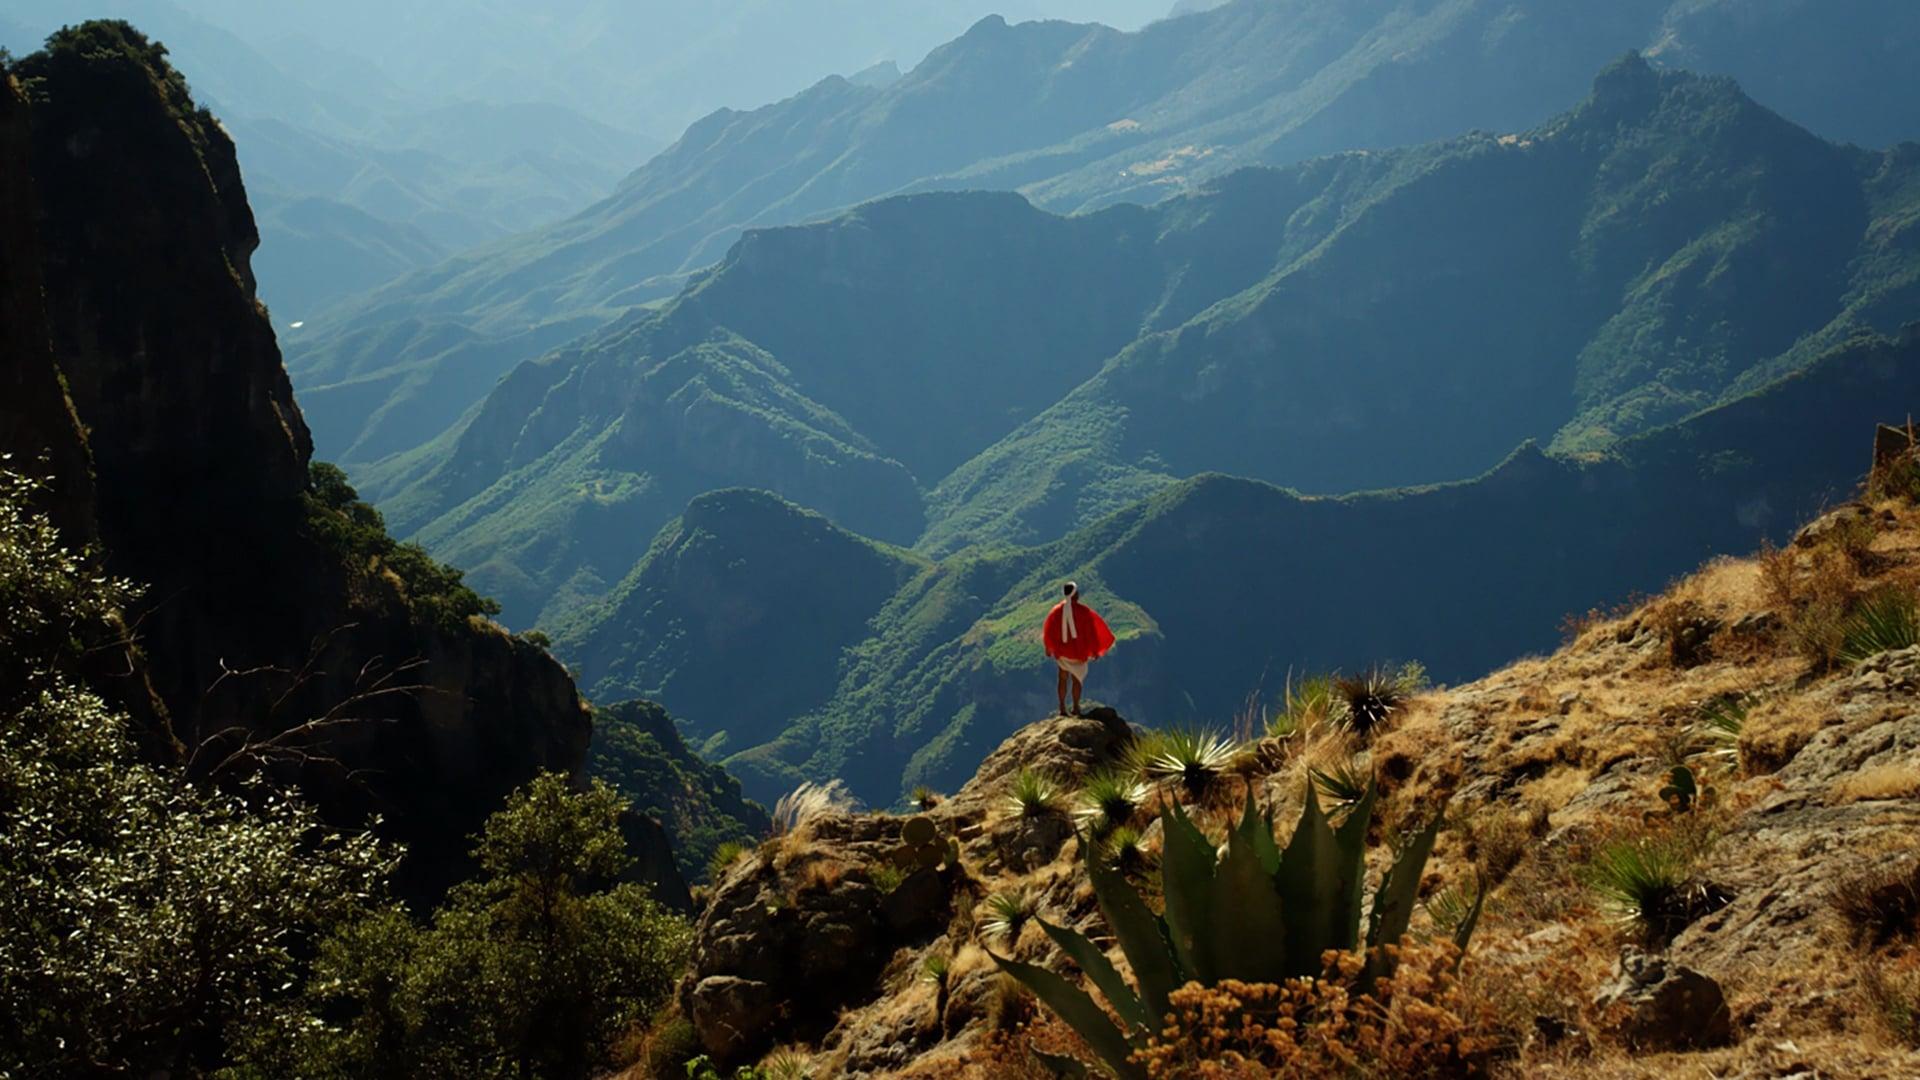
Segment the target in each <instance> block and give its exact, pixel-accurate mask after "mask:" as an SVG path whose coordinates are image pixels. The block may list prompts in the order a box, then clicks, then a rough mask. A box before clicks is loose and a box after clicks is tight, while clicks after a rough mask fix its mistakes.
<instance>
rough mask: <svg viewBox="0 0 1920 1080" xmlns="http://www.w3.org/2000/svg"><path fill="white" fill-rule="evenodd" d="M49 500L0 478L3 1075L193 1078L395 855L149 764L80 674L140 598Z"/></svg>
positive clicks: (302, 811)
mask: <svg viewBox="0 0 1920 1080" xmlns="http://www.w3.org/2000/svg"><path fill="white" fill-rule="evenodd" d="M41 490H42V489H41V487H40V485H38V484H36V483H34V482H31V481H28V480H26V479H24V478H22V477H20V476H18V475H16V474H13V473H10V472H6V471H4V470H0V612H3V613H4V614H3V615H0V1017H3V1018H4V1019H0V1076H98V1075H126V1076H151V1075H166V1074H169V1073H171V1074H173V1075H201V1074H204V1073H205V1072H207V1071H209V1070H210V1069H212V1068H214V1067H217V1066H218V1065H219V1064H220V1063H221V1061H220V1056H221V1053H222V1051H223V1048H224V1045H225V1041H226V1037H227V1036H228V1034H229V1033H230V1032H231V1031H233V1030H234V1029H236V1028H244V1027H248V1026H251V1025H254V1024H261V1023H267V1022H270V1021H271V1020H272V1019H273V1018H274V1017H275V1016H277V1015H278V1013H279V1012H280V1011H281V1010H282V1009H284V1008H285V1007H286V1003H287V1000H288V998H289V997H290V996H291V991H290V990H289V986H290V984H292V983H295V982H296V981H297V980H298V978H299V976H300V973H301V970H302V968H303V965H304V962H305V957H306V956H308V955H310V954H311V952H312V950H313V948H314V945H315V943H316V942H317V941H318V940H320V939H322V938H325V937H326V936H328V935H329V934H331V933H332V932H334V931H335V930H336V929H337V928H338V927H340V926H342V925H347V924H350V923H352V922H354V921H356V920H358V919H359V918H360V917H361V916H362V914H363V913H364V912H365V910H366V909H367V907H368V905H370V904H373V903H376V902H377V901H378V899H379V897H380V894H381V892H382V891H383V887H384V881H385V878H386V875H387V872H388V871H389V870H390V868H391V865H392V862H391V858H390V853H389V852H387V851H386V850H385V849H384V848H382V847H381V846H380V845H378V844H377V843H376V842H375V841H374V840H373V839H372V838H371V837H368V836H366V835H344V836H343V835H341V834H338V833H336V832H334V831H332V830H330V829H328V828H327V827H326V826H325V825H324V823H323V822H322V821H321V820H320V818H319V816H318V815H317V814H315V813H314V811H313V810H312V809H311V808H309V807H308V806H306V805H305V804H304V803H301V802H299V801H297V800H295V799H292V798H289V797H288V796H286V795H284V794H282V793H280V792H278V791H276V790H274V789H272V788H271V787H269V786H267V785H265V784H256V785H253V786H251V787H249V788H248V789H245V790H242V791H238V792H223V791H219V790H208V789H207V788H205V787H203V786H199V785H195V784H193V783H190V782H188V781H187V779H186V778H185V776H184V775H183V774H182V771H181V770H180V768H178V767H177V766H175V765H158V764H154V763H153V762H152V761H151V760H150V759H149V758H148V757H147V755H146V754H144V753H143V752H142V749H141V747H139V746H138V745H136V739H135V735H134V725H133V722H132V721H131V720H130V719H129V718H128V717H127V716H126V715H124V714H122V713H120V712H118V711H116V710H115V709H113V708H112V707H110V706H109V705H108V704H107V703H106V702H105V701H104V700H102V699H101V698H100V697H99V696H98V695H96V694H94V693H92V692H91V691H89V690H87V689H84V688H83V687H82V685H81V684H80V683H79V681H78V678H77V673H78V672H79V671H80V670H81V669H82V668H83V667H84V666H85V663H86V661H87V660H88V658H89V657H90V656H91V657H92V658H93V659H94V660H95V661H96V662H97V660H98V659H99V656H100V655H102V654H101V652H100V650H103V649H105V648H107V647H110V646H113V645H114V643H116V642H121V641H123V639H124V636H125V631H124V627H123V626H121V625H120V623H119V614H118V609H119V607H120V605H121V604H122V603H124V602H125V601H127V600H128V599H129V598H131V597H132V596H134V595H135V594H136V593H135V590H134V589H133V587H132V586H131V585H129V584H128V583H126V582H124V581H119V580H117V579H114V578H112V577H110V576H108V575H106V574H104V573H103V572H102V571H101V570H100V568H99V566H98V565H97V563H96V561H95V560H94V559H93V558H92V557H90V556H88V555H86V554H82V553H76V552H73V551H71V550H69V549H68V548H66V547H65V546H64V545H63V543H62V541H61V538H60V535H59V532H58V530H56V529H55V528H54V526H53V524H52V523H51V521H49V520H48V519H47V517H46V516H45V515H43V514H41V513H39V512H37V511H36V510H35V509H34V506H33V502H34V500H35V498H36V497H37V495H38V493H39V492H40V491H41ZM120 647H124V646H123V645H122V646H120Z"/></svg>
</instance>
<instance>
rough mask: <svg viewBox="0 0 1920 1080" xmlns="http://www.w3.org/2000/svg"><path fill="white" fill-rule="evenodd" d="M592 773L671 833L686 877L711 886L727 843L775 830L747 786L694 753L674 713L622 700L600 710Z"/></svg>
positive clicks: (589, 761)
mask: <svg viewBox="0 0 1920 1080" xmlns="http://www.w3.org/2000/svg"><path fill="white" fill-rule="evenodd" d="M587 774H588V775H589V776H592V777H596V778H598V779H601V780H605V781H606V782H607V783H609V784H612V785H613V786H614V787H615V788H616V789H618V790H619V792H620V793H621V794H623V795H625V796H626V797H627V798H629V799H631V800H633V808H634V809H635V810H637V811H639V812H640V813H642V814H645V815H647V816H648V817H650V818H653V819H654V820H655V821H658V822H660V824H662V825H663V826H665V827H666V830H667V836H668V838H669V839H670V840H671V841H672V842H673V855H674V860H675V862H676V863H677V864H678V865H679V867H680V873H681V876H683V877H685V878H686V879H687V880H688V881H705V880H706V879H707V863H708V862H709V861H710V860H711V859H712V858H713V853H714V850H715V849H716V848H718V847H719V846H720V845H721V844H724V843H727V842H729V841H732V842H736V843H744V844H753V843H757V842H758V841H759V840H760V838H761V837H763V836H765V835H766V834H767V829H768V826H769V824H770V822H769V819H768V818H767V812H766V810H765V809H763V808H762V807H761V806H760V804H758V803H756V802H754V801H753V800H751V799H748V798H745V797H744V796H742V795H741V794H740V781H738V780H736V779H734V778H733V777H732V776H729V775H728V774H727V771H726V770H725V769H723V768H721V767H720V766H718V765H714V764H711V763H710V762H707V761H704V760H702V759H701V758H700V755H698V754H696V753H694V752H693V751H692V750H691V749H689V748H688V747H687V744H686V742H685V741H684V740H682V739H681V737H680V731H679V729H678V728H676V727H675V726H674V723H673V717H671V716H668V715H667V710H666V709H664V708H661V707H660V706H659V705H657V704H655V703H654V702H651V701H644V700H635V701H622V702H620V703H618V704H615V705H605V706H601V707H599V708H596V709H594V710H593V742H592V744H591V745H590V746H589V747H588V748H587Z"/></svg>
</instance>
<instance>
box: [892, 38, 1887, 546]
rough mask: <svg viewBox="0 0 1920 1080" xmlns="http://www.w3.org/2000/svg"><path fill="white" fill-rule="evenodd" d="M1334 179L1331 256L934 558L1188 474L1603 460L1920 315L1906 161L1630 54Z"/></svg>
mask: <svg viewBox="0 0 1920 1080" xmlns="http://www.w3.org/2000/svg"><path fill="white" fill-rule="evenodd" d="M1339 161H1340V162H1341V163H1342V165H1341V167H1342V168H1343V169H1344V170H1346V171H1350V172H1353V173H1356V174H1360V175H1361V176H1362V177H1363V178H1362V179H1359V180H1358V181H1357V182H1355V183H1354V184H1353V185H1352V186H1351V187H1350V188H1349V189H1348V190H1346V191H1344V192H1341V193H1340V194H1341V197H1340V198H1338V199H1330V200H1327V201H1326V202H1325V203H1323V204H1321V205H1319V206H1316V207H1315V209H1316V210H1319V211H1321V212H1322V213H1323V214H1324V215H1325V219H1324V220H1321V221H1316V222H1313V223H1312V225H1311V226H1310V227H1312V228H1314V229H1316V230H1324V231H1325V239H1324V240H1320V241H1319V242H1318V243H1317V244H1315V245H1314V246H1313V247H1312V248H1311V249H1310V250H1308V251H1306V252H1305V254H1303V255H1301V256H1300V257H1298V258H1296V259H1293V260H1292V261H1285V257H1284V256H1283V259H1282V261H1281V262H1280V263H1279V264H1278V266H1277V269H1276V271H1275V273H1274V274H1273V275H1272V276H1270V277H1269V278H1267V279H1266V280H1263V281H1262V282H1260V283H1259V284H1258V285H1257V286H1255V287H1253V288H1250V289H1248V290H1246V291H1244V292H1242V293H1240V294H1239V295H1237V296H1234V297H1232V298H1229V299H1227V300H1224V301H1222V302H1221V303H1219V304H1217V305H1215V306H1214V307H1213V308H1211V309H1209V310H1208V311H1206V312H1204V313H1202V314H1201V315H1200V316H1199V317H1197V318H1195V319H1193V320H1191V321H1189V322H1188V323H1186V324H1185V325H1183V326H1181V327H1179V328H1178V329H1176V330H1173V331H1170V332H1166V333H1161V334H1157V335H1152V336H1148V337H1146V338H1143V339H1141V340H1140V341H1138V342H1136V343H1134V344H1133V345H1131V346H1129V347H1128V348H1127V349H1126V350H1124V351H1122V352H1121V353H1120V354H1119V355H1118V356H1117V357H1116V358H1115V359H1114V360H1113V362H1112V363H1110V364H1108V365H1107V367H1106V368H1105V369H1104V370H1103V371H1102V372H1101V373H1100V374H1099V375H1098V376H1096V377H1095V378H1093V379H1091V380H1089V381H1088V382H1087V383H1085V384H1083V385H1082V386H1080V387H1079V388H1077V389H1076V390H1075V391H1074V392H1073V393H1072V394H1070V395H1068V396H1067V397H1066V398H1064V399H1062V401H1061V402H1060V403H1059V404H1058V405H1056V406H1054V407H1053V408H1051V409H1049V410H1048V412H1047V413H1044V414H1042V415H1041V416H1039V417H1037V418H1035V419H1034V420H1032V421H1030V422H1028V423H1027V424H1026V425H1024V426H1023V427H1022V428H1021V429H1020V430H1019V431H1017V432H1015V433H1014V434H1013V435H1011V436H1010V437H1009V438H1007V439H1006V440H1004V441H1003V442H1001V443H1000V444H999V445H997V446H995V447H993V448H992V449H990V450H988V451H987V452H985V453H983V454H982V455H980V456H979V457H978V458H976V459H974V460H973V461H971V462H969V463H968V464H967V465H965V466H963V467H962V468H960V469H959V470H956V471H955V473H954V474H953V475H952V476H950V477H948V478H947V479H946V480H944V481H942V482H941V484H940V485H939V487H938V488H937V489H936V490H935V491H934V492H933V493H932V495H931V496H930V498H929V515H930V525H929V529H928V532H927V535H926V537H925V538H924V539H923V541H922V547H923V548H924V549H925V550H928V551H929V552H932V553H936V554H937V553H940V552H943V551H950V550H955V549H957V548H958V547H960V546H963V545H964V544H966V543H970V542H975V541H979V540H987V539H996V540H1005V539H1014V540H1045V539H1047V538H1049V537H1051V536H1056V535H1059V533H1060V532H1061V531H1063V530H1064V529H1065V528H1068V527H1071V523H1072V522H1074V521H1076V520H1081V521H1084V520H1087V519H1088V518H1090V517H1094V516H1098V515H1100V514H1102V513H1105V512H1107V511H1109V510H1111V509H1113V508H1114V507H1116V506H1118V505H1120V502H1121V501H1122V499H1120V498H1116V497H1115V496H1114V494H1113V492H1115V491H1119V492H1127V491H1131V490H1138V489H1140V488H1141V487H1146V486H1156V485H1162V484H1165V483H1167V482H1169V481H1170V480H1171V479H1173V478H1175V477H1180V476H1186V475H1191V474H1193V473H1196V472H1203V471H1223V472H1231V473H1237V474H1241V475H1248V476H1254V477H1258V478H1262V479H1267V480H1272V481H1274V482H1277V483H1285V484H1288V485H1291V486H1294V487H1298V488H1301V489H1303V490H1307V491H1316V492H1337V491H1350V490H1356V489H1362V488H1370V487H1382V486H1389V485H1400V484H1407V483H1423V482H1438V481H1442V480H1445V479H1449V478H1452V477H1458V476H1463V475H1471V474H1472V473H1474V472H1476V471H1478V470H1480V469H1483V468H1485V467H1486V466H1487V465H1489V464H1491V463H1492V462H1493V461H1495V460H1498V459H1499V457H1500V456H1501V455H1503V454H1504V453H1505V451H1506V449H1507V448H1509V447H1511V446H1513V445H1514V444H1515V443H1518V442H1520V441H1522V440H1523V439H1529V438H1531V439H1537V440H1539V441H1541V442H1548V441H1551V442H1552V443H1553V444H1554V445H1555V446H1556V447H1558V448H1560V449H1564V450H1569V451H1572V450H1581V449H1597V448H1600V447H1604V446H1606V445H1608V444H1609V443H1611V442H1612V441H1614V440H1615V439H1618V438H1620V437H1623V436H1627V435H1631V434H1633V433H1634V432H1636V431H1643V430H1646V429H1647V428H1649V427H1651V426H1654V425H1658V424H1661V423H1666V422H1670V421H1672V420H1674V419H1677V418H1678V417H1680V416H1684V415H1686V414H1688V413H1689V412H1692V411H1695V410H1697V409H1700V408H1702V407H1704V406H1706V405H1709V404H1711V403H1713V402H1714V401H1716V400H1720V399H1721V398H1722V397H1723V395H1725V394H1727V393H1728V392H1729V391H1730V390H1732V389H1734V388H1738V387H1748V386H1752V385H1755V384H1757V383H1759V382H1762V381H1764V380H1765V379H1766V378H1769V377H1774V376H1777V375H1779V374H1780V373H1782V372H1783V371H1786V370H1791V369H1792V367H1793V366H1794V365H1796V364H1799V363H1804V362H1805V361H1806V360H1807V359H1808V358H1809V357H1810V356H1811V355H1813V354H1814V353H1817V351H1818V349H1819V348H1823V347H1826V346H1829V345H1831V344H1832V343H1834V342H1836V341H1839V340H1843V339H1844V338H1845V336H1846V335H1847V334H1848V333H1849V332H1851V331H1852V330H1853V329H1856V328H1860V327H1870V328H1873V329H1877V330H1881V331H1887V330H1891V329H1893V328H1895V327H1897V326H1898V325H1899V320H1900V319H1902V318H1905V317H1910V315H1911V313H1912V312H1913V311H1914V310H1916V308H1915V303H1916V301H1920V288H1916V281H1915V277H1914V275H1915V271H1916V269H1920V249H1917V248H1916V246H1915V244H1914V238H1913V237H1914V234H1913V232H1912V224H1911V223H1912V220H1913V215H1914V213H1915V211H1916V209H1917V208H1920V202H1916V200H1915V193H1914V189H1913V184H1914V181H1915V177H1916V174H1915V171H1914V166H1915V156H1914V154H1913V152H1912V151H1911V149H1910V148H1905V147H1903V148H1896V149H1895V150H1893V151H1889V152H1885V153H1879V154H1875V153H1868V152H1864V151H1860V150H1857V149H1854V148H1851V147H1842V146H1837V145H1834V144H1831V143H1826V142H1822V141H1821V140H1819V139H1817V138H1815V137H1814V136H1812V135H1810V134H1808V133H1807V132H1805V131H1804V130H1802V129H1800V128H1797V127H1794V126H1793V125H1791V124H1789V123H1787V122H1786V121H1784V120H1782V119H1781V118H1780V117H1778V116H1776V115H1774V114H1773V113H1771V112H1769V111H1767V110H1765V109H1763V108H1761V107H1759V106H1758V105H1756V104H1754V103H1753V102H1752V101H1751V100H1750V99H1748V98H1746V97H1745V96H1744V95H1742V94H1741V93H1740V92H1739V91H1738V89H1737V88H1735V87H1734V86H1732V85H1731V84H1730V83H1727V82H1725V81H1723V80H1715V79H1704V78H1699V77H1695V76H1689V75H1684V74H1679V73H1672V72H1666V73H1662V72H1657V71H1655V70H1653V69H1652V68H1650V67H1649V66H1648V65H1646V64H1645V63H1643V62H1641V61H1639V60H1637V59H1629V60H1627V61H1623V62H1621V63H1619V64H1616V65H1614V66H1612V67H1611V68H1609V69H1608V70H1607V71H1606V72H1604V73H1603V74H1602V75H1601V76H1600V78H1599V79H1598V80H1597V81H1596V82H1595V86H1594V93H1593V95H1592V96H1591V97H1590V98H1589V99H1588V100H1587V102H1585V103H1584V104H1583V105H1581V106H1580V107H1579V108H1578V109H1575V110H1574V111H1573V112H1571V113H1569V114H1567V115H1566V116H1564V117H1561V118H1559V119H1557V120H1554V121H1552V122H1551V123H1549V124H1547V125H1545V126H1543V127H1541V128H1539V129H1535V130H1533V131H1529V132H1526V133H1523V134H1519V135H1513V136H1505V137H1499V138H1495V137H1491V136H1474V137H1469V138H1466V139H1462V140H1456V141H1454V142H1451V143H1443V144H1435V145H1433V146H1430V147H1425V148H1420V149H1416V150H1409V151H1401V152H1394V153H1388V154H1369V155H1362V156H1353V155H1349V156H1348V157H1346V158H1342V159H1339ZM1303 216H1304V215H1303Z"/></svg>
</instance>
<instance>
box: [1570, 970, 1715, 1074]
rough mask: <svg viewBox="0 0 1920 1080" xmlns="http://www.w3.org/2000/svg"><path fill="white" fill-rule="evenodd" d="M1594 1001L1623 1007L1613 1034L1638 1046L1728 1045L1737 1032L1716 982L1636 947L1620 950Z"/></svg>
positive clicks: (1661, 1048) (1611, 1007) (1607, 1008)
mask: <svg viewBox="0 0 1920 1080" xmlns="http://www.w3.org/2000/svg"><path fill="white" fill-rule="evenodd" d="M1594 1003H1595V1004H1596V1005H1598V1006H1599V1007H1600V1008H1601V1009H1602V1010H1603V1011H1612V1010H1615V1009H1617V1008H1619V1007H1621V1006H1624V1007H1625V1010H1626V1011H1625V1015H1624V1017H1623V1018H1622V1019H1621V1020H1620V1021H1619V1024H1618V1026H1617V1027H1616V1028H1615V1034H1616V1035H1617V1036H1618V1037H1619V1038H1620V1039H1621V1041H1623V1042H1625V1043H1626V1044H1627V1045H1628V1046H1630V1047H1632V1048H1634V1049H1636V1050H1652V1051H1664V1050H1700V1049H1705V1048H1708V1047H1714V1046H1724V1045H1726V1044H1727V1043H1728V1042H1729V1041H1730V1040H1731V1038H1732V1034H1733V1014H1732V1012H1731V1011H1730V1010H1729V1009H1728V1008H1727V999H1726V995H1725V994H1724V993H1723V992H1722V991H1721V989H1720V984H1719V983H1718V982H1715V981H1714V980H1713V979H1712V978H1711V977H1709V976H1706V975H1702V974H1701V973H1700V972H1698V971H1695V970H1693V969H1692V968H1690V967H1686V966H1683V965H1680V964H1676V963H1672V962H1670V961H1668V960H1666V959H1665V958H1663V957H1658V956H1651V955H1649V954H1647V953H1644V952H1641V951H1640V950H1638V949H1633V948H1629V949H1627V950H1626V951H1625V952H1623V953H1622V954H1621V956H1620V964H1619V967H1618V972H1617V978H1616V979H1615V980H1614V982H1613V983H1612V985H1610V986H1608V987H1607V989H1605V990H1604V991H1602V992H1601V993H1600V996H1599V997H1598V998H1597V999H1596V1000H1595V1002H1594Z"/></svg>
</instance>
